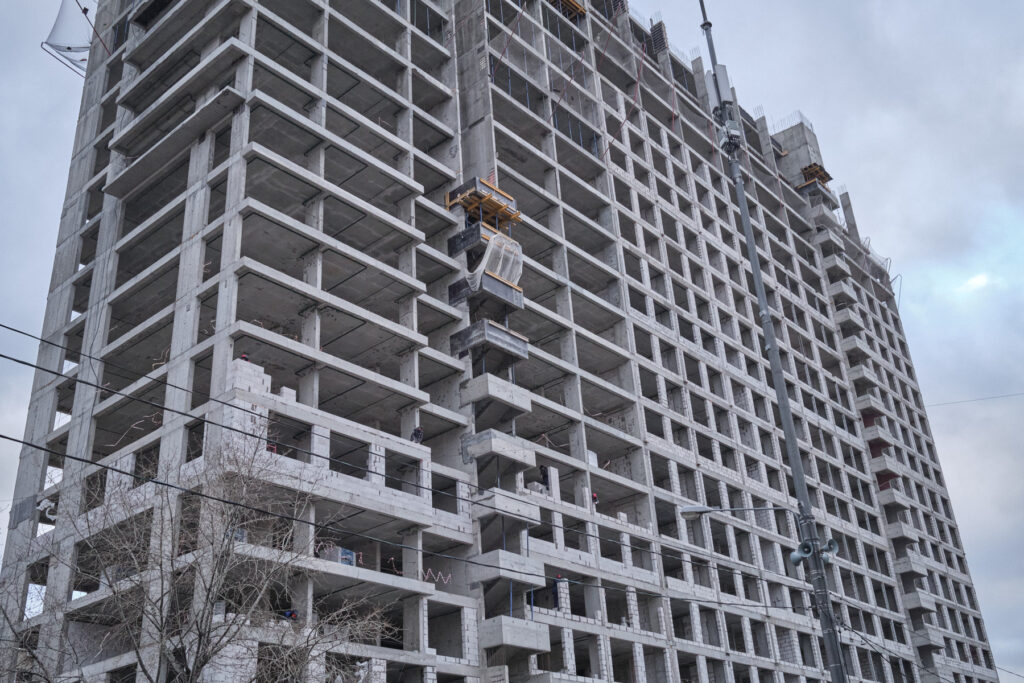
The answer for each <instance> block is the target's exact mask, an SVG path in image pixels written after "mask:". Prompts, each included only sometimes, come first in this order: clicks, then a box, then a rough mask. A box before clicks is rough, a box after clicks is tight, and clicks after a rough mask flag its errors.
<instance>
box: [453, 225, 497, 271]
mask: <svg viewBox="0 0 1024 683" xmlns="http://www.w3.org/2000/svg"><path fill="white" fill-rule="evenodd" d="M496 234H498V231H497V230H496V229H494V228H493V227H491V226H490V225H487V224H486V223H484V222H482V221H473V222H471V223H469V225H467V226H466V227H465V228H464V229H463V230H461V231H459V232H458V233H457V234H455V235H453V236H452V237H449V238H448V255H449V256H451V257H453V258H454V257H456V256H458V255H459V254H461V253H463V252H465V253H466V254H467V255H468V257H469V259H470V261H473V260H474V259H479V258H480V256H482V255H483V253H484V250H485V249H486V248H487V242H488V241H489V240H490V239H491V236H492V235H496Z"/></svg>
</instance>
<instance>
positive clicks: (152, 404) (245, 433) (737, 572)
mask: <svg viewBox="0 0 1024 683" xmlns="http://www.w3.org/2000/svg"><path fill="white" fill-rule="evenodd" d="M0 328H6V329H9V330H13V331H17V332H20V333H22V334H27V333H24V332H21V331H20V330H15V329H14V328H11V327H10V326H7V325H4V324H2V323H0ZM28 336H34V335H28ZM47 343H50V344H54V345H56V346H60V345H59V344H55V343H54V342H47ZM83 355H84V354H83ZM0 359H4V360H7V361H10V362H13V363H17V364H19V365H24V366H27V367H31V368H34V369H36V370H39V371H42V372H47V373H50V374H53V375H57V376H59V377H63V378H65V379H67V380H70V381H72V382H76V383H80V384H84V385H86V386H90V387H93V388H96V389H99V390H100V391H106V392H109V393H111V394H114V395H117V396H121V397H123V398H125V399H127V400H129V401H137V402H139V403H143V404H145V405H148V406H150V407H152V408H156V409H158V410H166V411H168V412H170V413H174V414H177V415H180V416H183V417H186V418H190V419H192V420H194V421H196V422H201V423H203V424H205V425H209V426H211V427H219V428H222V429H226V430H228V431H231V432H234V433H236V434H239V435H241V436H247V437H250V438H255V439H259V440H261V441H266V442H268V443H271V442H273V443H276V442H275V441H274V439H271V438H270V437H269V435H264V434H258V433H255V432H249V431H246V430H244V429H241V428H240V427H235V426H231V425H226V424H224V423H221V422H217V421H214V420H210V419H208V418H205V417H201V416H194V415H192V414H191V413H190V412H188V411H183V410H177V409H175V408H170V407H168V406H166V405H164V404H162V403H160V402H159V401H154V400H151V399H144V398H141V397H138V396H132V395H131V394H128V393H125V392H123V391H118V390H114V389H109V388H105V387H104V386H103V385H100V384H98V383H95V382H90V381H88V380H85V379H81V378H78V377H68V376H67V375H64V374H63V373H60V372H58V371H56V370H50V369H48V368H45V367H43V366H41V365H38V364H35V363H31V362H29V361H26V360H23V359H19V358H14V357H13V356H8V355H6V354H3V353H0ZM153 379H154V381H161V380H158V379H157V378H153ZM161 382H162V383H163V384H165V385H167V386H172V387H173V386H174V385H172V384H170V383H168V382H163V381H161ZM176 388H180V389H181V390H182V391H185V392H188V393H192V390H190V389H185V388H183V387H176ZM207 396H208V395H207ZM210 400H211V401H216V402H217V403H221V404H223V405H225V406H227V407H229V408H234V409H236V410H239V411H241V412H243V413H247V414H251V415H254V416H257V417H260V418H263V417H264V416H263V415H262V414H261V413H259V412H258V411H254V410H251V409H248V408H245V407H243V406H238V405H235V404H233V403H230V402H228V401H223V400H220V399H214V398H212V397H211V398H210ZM289 447H290V448H293V450H294V451H295V452H297V453H301V454H303V455H309V456H310V457H315V458H319V459H323V460H327V461H332V458H331V456H329V455H323V454H321V453H314V452H313V451H311V450H309V449H305V448H302V447H300V446H294V447H292V446H289ZM89 462H90V463H92V464H97V463H95V462H93V461H89ZM345 466H346V467H350V468H351V469H354V470H357V471H362V472H367V473H370V472H371V470H370V469H369V468H368V467H364V466H359V465H355V464H352V463H345ZM376 474H379V475H380V476H382V477H384V478H385V479H395V480H398V481H401V482H402V484H403V485H408V486H412V487H413V488H417V489H421V490H426V491H430V492H431V493H436V494H439V495H443V496H448V497H451V498H453V499H455V500H457V501H461V502H465V503H468V504H470V505H476V506H479V507H482V508H484V509H488V510H493V511H495V512H500V513H502V514H503V515H506V516H510V517H513V518H515V519H517V520H519V521H523V522H530V521H532V519H531V518H528V517H524V516H522V515H519V514H516V513H514V512H510V511H508V510H504V509H501V508H498V507H497V506H495V505H489V504H487V503H485V502H483V501H479V500H474V499H472V498H465V497H462V496H459V495H458V494H457V493H452V492H450V491H444V490H441V489H435V488H432V487H430V486H427V485H425V484H420V483H417V482H408V481H406V480H405V479H403V478H401V477H398V476H395V475H389V474H387V473H379V472H378V473H376ZM464 483H465V484H466V486H467V487H469V488H470V489H475V490H476V491H478V492H492V493H495V494H496V495H501V496H503V497H507V498H510V499H511V500H514V501H517V502H518V501H519V500H520V498H519V497H518V496H515V495H514V494H512V493H510V492H507V491H504V490H503V489H500V488H489V489H485V488H482V487H480V486H474V485H473V484H470V483H469V482H464ZM765 509H766V510H772V509H776V508H765ZM744 521H746V520H744ZM547 525H548V526H550V527H552V528H557V529H561V530H562V531H563V533H570V534H576V536H577V537H582V538H594V539H598V540H600V539H601V536H600V534H592V533H589V532H587V531H581V530H578V529H573V528H570V527H567V526H565V525H563V524H555V523H554V521H551V522H548V523H547ZM625 547H627V548H629V549H630V550H635V551H638V552H643V553H648V554H650V555H652V556H657V557H662V558H666V557H667V558H669V559H671V560H672V561H676V562H680V563H683V564H689V565H692V566H704V565H701V564H700V563H699V562H696V561H694V560H693V559H684V558H683V557H682V556H681V555H682V553H687V554H689V555H691V556H693V557H697V558H700V559H703V560H707V561H708V562H721V560H720V558H715V557H713V556H712V555H710V554H707V555H705V554H701V553H697V552H694V551H692V550H683V549H681V550H678V551H676V552H678V553H679V555H674V554H669V553H666V552H664V551H657V550H653V549H651V548H647V547H644V546H637V545H633V544H626V545H625ZM718 569H720V570H722V569H724V570H726V571H728V572H730V573H732V574H733V575H738V576H741V577H742V576H750V575H751V574H750V573H749V572H748V573H746V574H745V573H744V572H743V570H742V569H738V568H735V567H721V566H719V567H718ZM750 572H764V573H766V574H772V575H774V576H779V577H781V578H785V579H790V580H792V579H795V578H796V577H793V576H790V575H789V574H786V573H785V572H781V571H777V570H772V569H767V568H760V567H751V569H750Z"/></svg>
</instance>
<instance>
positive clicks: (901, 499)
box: [878, 486, 911, 510]
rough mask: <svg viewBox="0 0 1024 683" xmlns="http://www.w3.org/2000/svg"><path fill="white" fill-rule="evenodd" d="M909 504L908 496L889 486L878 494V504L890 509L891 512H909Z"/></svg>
mask: <svg viewBox="0 0 1024 683" xmlns="http://www.w3.org/2000/svg"><path fill="white" fill-rule="evenodd" d="M910 502H911V501H910V496H908V495H907V494H905V493H903V491H900V490H899V489H898V488H896V487H895V486H890V487H889V488H885V489H882V490H881V491H879V492H878V503H879V505H881V506H882V507H887V508H892V509H893V510H909V509H910Z"/></svg>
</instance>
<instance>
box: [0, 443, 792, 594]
mask: <svg viewBox="0 0 1024 683" xmlns="http://www.w3.org/2000/svg"><path fill="white" fill-rule="evenodd" d="M0 439H3V440H5V441H11V442H13V443H17V444H21V445H22V446H26V447H28V448H34V449H36V450H38V451H41V452H43V453H48V454H50V455H56V456H59V457H63V458H68V459H69V460H74V461H75V462H81V463H84V464H87V465H95V466H97V467H100V468H102V469H105V470H107V471H109V472H114V473H115V474H120V475H123V476H126V477H131V478H132V479H135V480H136V481H139V482H141V483H143V484H145V483H151V484H154V485H157V486H164V487H166V488H169V489H172V490H175V491H178V492H180V493H181V494H182V495H188V496H194V497H196V498H202V499H204V500H209V501H212V502H215V503H220V504H222V505H233V506H236V507H240V508H242V509H245V510H249V511H250V512H255V513H257V514H260V515H267V516H270V517H276V518H277V519H280V520H283V521H287V522H292V523H299V524H305V525H307V526H310V527H312V528H313V529H314V530H323V531H333V532H337V533H342V534H347V535H349V536H354V537H356V538H361V539H363V540H367V541H371V542H373V543H379V544H381V545H388V546H392V547H395V548H398V549H401V550H411V551H413V552H418V553H420V554H422V555H430V556H432V557H437V558H441V559H445V560H451V561H453V562H464V563H466V564H468V565H473V566H476V567H484V568H487V569H499V570H502V571H506V572H512V573H514V574H518V575H520V576H523V577H532V578H536V579H543V580H544V581H545V582H547V581H549V580H550V581H565V582H566V583H573V584H579V585H586V584H584V583H583V582H582V581H576V580H573V579H570V578H567V577H565V576H562V575H555V576H551V575H549V574H544V573H537V572H530V571H526V570H523V569H515V568H512V567H508V566H503V565H497V564H491V563H488V562H481V561H479V560H473V559H470V558H466V557H457V556H455V555H451V554H449V553H443V552H438V551H435V550H427V549H425V548H417V547H415V546H412V545H409V544H408V543H401V542H399V541H389V540H387V539H385V538H379V537H377V536H373V535H371V534H367V533H364V532H360V531H352V530H347V529H344V528H342V527H340V526H337V525H336V524H325V523H322V522H314V521H311V520H308V519H303V518H301V517H296V516H294V515H288V514H285V513H282V512H274V511H271V510H266V509H264V508H260V507H258V506H255V505H250V504H248V503H243V502H241V501H236V500H232V499H230V498H223V497H221V496H215V495H213V494H210V493H205V492H203V491H197V490H195V489H191V488H188V487H186V486H182V485H180V484H174V483H171V482H167V481H163V480H161V479H157V478H151V477H148V476H146V475H142V474H136V473H135V472H130V471H128V470H124V469H121V468H119V467H114V466H113V465H107V464H104V463H98V462H93V461H91V460H89V459H87V458H81V457H78V456H74V455H69V454H66V453H61V452H60V451H56V450H53V449H51V448H47V447H45V446H41V445H39V444H35V443H32V442H30V441H25V440H24V439H19V438H16V437H13V436H9V435H7V434H0ZM601 587H602V588H604V589H605V590H611V591H617V592H621V593H627V594H628V592H629V589H628V588H626V587H622V588H619V587H617V586H601ZM636 594H637V595H641V596H644V597H651V598H661V597H664V596H663V595H662V594H661V593H652V592H649V591H644V590H639V589H638V590H636ZM684 600H686V601H687V602H694V603H697V604H708V605H724V606H733V607H743V608H745V609H753V610H757V609H761V608H764V609H782V610H787V611H792V609H791V608H790V607H786V606H784V605H769V604H767V603H764V602H762V603H757V602H752V601H751V602H736V601H730V600H711V599H708V598H696V597H691V596H688V597H686V598H684Z"/></svg>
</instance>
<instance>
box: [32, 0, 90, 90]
mask: <svg viewBox="0 0 1024 683" xmlns="http://www.w3.org/2000/svg"><path fill="white" fill-rule="evenodd" d="M96 2H97V0H77V1H76V0H61V3H60V10H59V11H58V12H57V19H56V21H54V22H53V28H52V29H50V35H49V36H47V37H46V40H44V41H43V49H45V50H47V52H49V53H50V54H52V55H54V56H55V57H57V58H58V59H60V60H61V61H62V62H64V63H65V64H67V65H68V66H70V67H71V68H72V69H74V70H75V71H77V72H79V73H81V74H84V73H85V67H86V63H87V62H88V59H89V46H90V45H91V44H92V38H93V30H92V25H91V24H90V23H89V22H90V21H95V20H96ZM82 9H85V10H86V12H85V13H83V12H82Z"/></svg>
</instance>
